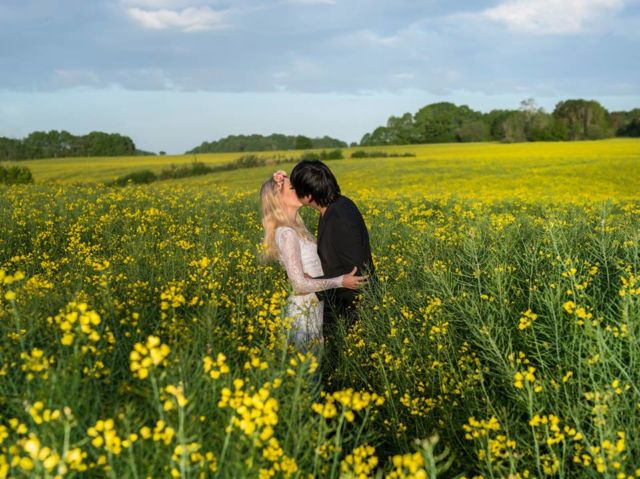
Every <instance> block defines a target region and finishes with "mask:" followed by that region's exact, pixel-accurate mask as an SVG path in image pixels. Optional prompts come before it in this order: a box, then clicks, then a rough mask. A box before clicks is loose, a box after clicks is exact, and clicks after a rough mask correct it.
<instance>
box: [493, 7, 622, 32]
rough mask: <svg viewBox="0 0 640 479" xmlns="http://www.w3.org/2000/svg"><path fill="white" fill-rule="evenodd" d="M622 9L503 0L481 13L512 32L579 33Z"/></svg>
mask: <svg viewBox="0 0 640 479" xmlns="http://www.w3.org/2000/svg"><path fill="white" fill-rule="evenodd" d="M623 7H624V0H506V1H504V2H502V3H501V4H499V5H498V6H496V7H493V8H490V9H487V10H485V11H484V12H483V14H484V16H485V17H487V18H489V19H491V20H493V21H496V22H499V23H504V24H506V25H507V27H508V28H509V29H511V30H514V31H521V32H528V33H540V34H573V33H580V32H582V31H584V30H585V29H587V28H588V27H589V26H591V25H593V24H594V23H595V22H597V21H601V20H602V19H603V17H604V16H606V15H607V14H614V13H616V12H618V11H619V10H621V9H622V8H623Z"/></svg>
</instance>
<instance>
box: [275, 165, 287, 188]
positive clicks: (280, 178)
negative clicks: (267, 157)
mask: <svg viewBox="0 0 640 479" xmlns="http://www.w3.org/2000/svg"><path fill="white" fill-rule="evenodd" d="M285 178H287V172H286V171H283V170H278V171H276V172H275V173H274V174H273V181H275V182H276V190H278V191H281V190H282V187H283V186H284V179H285Z"/></svg>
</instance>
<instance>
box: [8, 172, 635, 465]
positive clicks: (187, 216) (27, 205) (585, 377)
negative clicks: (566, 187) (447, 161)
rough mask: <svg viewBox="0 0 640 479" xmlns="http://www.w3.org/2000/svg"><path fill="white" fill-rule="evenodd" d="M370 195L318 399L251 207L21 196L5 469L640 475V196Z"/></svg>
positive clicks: (196, 192)
mask: <svg viewBox="0 0 640 479" xmlns="http://www.w3.org/2000/svg"><path fill="white" fill-rule="evenodd" d="M354 199H355V200H356V202H357V203H358V204H359V205H361V207H362V210H363V214H364V216H365V218H366V220H367V222H368V225H369V229H370V232H371V238H372V249H373V252H374V260H375V262H376V266H377V277H378V282H377V283H376V284H375V285H373V284H372V285H370V286H369V287H368V288H367V289H365V290H364V291H363V296H364V300H363V301H362V303H361V306H360V310H359V320H358V321H357V323H356V324H355V325H354V327H353V328H351V329H350V330H349V331H345V332H344V336H343V337H342V342H343V343H342V344H343V346H342V351H343V354H342V356H341V357H340V359H339V362H338V363H337V364H335V367H334V368H333V370H334V372H333V374H332V376H331V377H330V378H329V379H326V378H325V380H324V383H320V382H319V381H318V371H317V362H318V360H320V361H321V360H322V358H321V357H318V358H316V357H314V356H313V355H311V354H302V353H298V352H296V351H295V350H293V348H292V347H291V346H289V345H288V344H287V342H286V332H287V324H288V320H287V319H286V318H283V317H282V316H283V313H282V310H283V306H284V302H285V300H286V296H287V294H288V285H287V282H286V277H285V275H284V272H283V271H282V269H281V268H280V267H279V266H278V265H276V264H271V265H263V264H261V263H260V262H259V261H258V260H257V253H258V249H259V242H260V238H261V227H260V223H259V216H258V204H257V200H256V198H255V195H254V194H247V193H243V192H241V191H236V192H229V193H224V192H218V193H212V192H211V191H209V190H207V189H204V188H202V187H199V186H197V185H189V184H176V183H173V182H166V183H154V184H152V185H148V186H137V187H124V188H122V189H111V188H105V187H101V186H66V187H53V186H50V187H46V186H16V187H12V188H3V189H1V190H0V222H1V223H2V224H3V225H4V228H3V232H2V234H1V235H0V270H1V272H0V352H1V353H2V361H1V362H0V477H4V476H7V477H54V476H56V475H58V476H61V477H74V476H75V477H104V476H107V477H168V476H174V477H308V476H309V475H311V476H312V477H339V476H341V475H342V477H362V476H360V475H358V473H356V472H354V471H356V470H358V471H360V472H361V473H363V474H364V475H365V477H373V476H375V475H376V474H383V473H384V474H385V475H386V476H387V477H425V475H426V474H428V475H429V476H436V475H438V474H440V475H442V476H444V477H453V476H460V475H466V476H467V477H470V476H474V475H482V476H483V477H507V476H510V475H511V477H527V476H528V477H533V476H537V477H540V476H547V475H548V476H557V477H614V476H616V477H617V475H618V474H621V473H624V474H625V477H627V476H633V475H634V474H636V470H637V469H638V468H640V459H639V458H640V446H639V444H638V442H637V440H636V436H637V433H638V429H639V427H640V424H639V423H638V414H637V410H638V405H639V404H640V392H639V391H638V384H640V381H639V379H640V378H639V377H638V375H639V371H640V370H639V368H638V359H639V352H640V351H639V348H640V347H639V346H638V333H639V331H638V328H639V321H640V289H639V281H640V278H639V277H638V275H639V274H640V269H639V267H640V264H639V254H638V252H639V249H638V246H639V244H638V243H639V240H640V238H639V234H638V230H639V229H638V225H639V224H640V203H638V202H637V201H631V200H630V201H624V202H622V201H620V202H618V201H605V202H584V203H581V204H563V203H554V202H548V203H542V202H535V201H534V202H526V201H515V200H503V201H476V200H468V199H462V198H461V199H456V198H448V199H440V200H428V199H425V198H415V197H414V198H408V197H405V196H396V197H391V198H389V197H380V196H375V195H370V194H367V193H364V194H362V195H360V196H354ZM305 218H306V221H307V223H308V224H309V226H310V228H311V229H312V230H313V228H314V225H315V221H316V220H317V218H316V217H315V216H314V214H313V213H312V212H310V211H305ZM416 440H420V442H419V443H417V442H416ZM403 474H404V475H403Z"/></svg>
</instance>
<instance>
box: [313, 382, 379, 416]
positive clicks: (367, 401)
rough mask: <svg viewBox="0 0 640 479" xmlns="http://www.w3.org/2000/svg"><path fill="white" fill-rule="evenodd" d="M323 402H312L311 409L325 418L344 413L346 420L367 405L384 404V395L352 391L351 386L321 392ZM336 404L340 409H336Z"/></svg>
mask: <svg viewBox="0 0 640 479" xmlns="http://www.w3.org/2000/svg"><path fill="white" fill-rule="evenodd" d="M321 396H322V397H324V403H313V404H312V405H311V409H313V411H315V412H317V413H318V414H320V415H321V416H322V417H324V418H326V419H331V418H333V417H336V416H337V415H338V413H339V412H341V413H342V414H344V417H345V419H346V420H347V421H348V422H353V421H354V419H355V413H354V412H360V411H362V410H364V409H366V408H368V407H369V406H373V405H375V406H380V405H382V404H384V397H383V396H379V395H378V394H376V393H371V392H368V391H354V390H353V389H352V388H347V389H343V390H342V391H335V392H333V393H330V394H327V393H326V392H324V391H323V392H322V393H321ZM338 406H339V407H340V411H338Z"/></svg>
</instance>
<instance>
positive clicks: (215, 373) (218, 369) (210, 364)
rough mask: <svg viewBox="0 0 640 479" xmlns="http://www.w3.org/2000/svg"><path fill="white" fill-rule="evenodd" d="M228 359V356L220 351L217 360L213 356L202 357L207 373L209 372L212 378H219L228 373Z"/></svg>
mask: <svg viewBox="0 0 640 479" xmlns="http://www.w3.org/2000/svg"><path fill="white" fill-rule="evenodd" d="M226 361H227V357H226V356H225V355H224V354H223V353H218V355H217V356H216V359H215V361H214V360H213V359H212V358H211V357H209V356H205V357H204V358H203V359H202V362H203V364H204V372H205V374H208V375H209V376H210V377H211V379H218V378H219V377H220V376H222V375H223V374H228V373H229V366H228V365H227V363H226Z"/></svg>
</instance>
